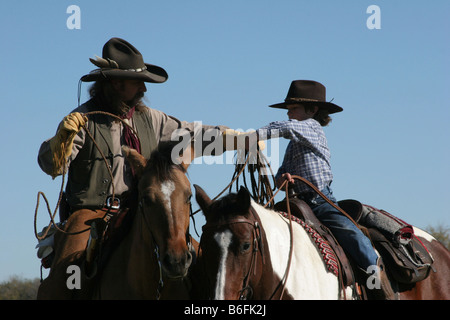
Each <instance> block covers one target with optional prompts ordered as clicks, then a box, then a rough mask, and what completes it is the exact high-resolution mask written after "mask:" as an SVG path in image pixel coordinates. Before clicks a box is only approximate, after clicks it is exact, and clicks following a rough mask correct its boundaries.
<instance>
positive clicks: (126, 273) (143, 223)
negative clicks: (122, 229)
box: [40, 144, 198, 299]
mask: <svg viewBox="0 0 450 320" xmlns="http://www.w3.org/2000/svg"><path fill="white" fill-rule="evenodd" d="M172 146H173V145H172V144H164V145H160V148H159V149H158V150H156V151H155V152H153V153H152V156H151V158H150V160H148V161H147V160H146V159H144V157H142V156H141V155H140V154H139V153H137V152H136V151H135V150H133V149H129V148H124V149H123V153H124V155H125V156H126V157H127V159H128V161H129V163H130V165H131V166H132V168H133V170H134V172H135V175H136V177H137V178H138V181H139V183H138V187H137V197H136V198H137V203H136V204H134V206H135V207H137V209H136V210H134V214H133V215H132V216H131V218H129V219H130V220H129V227H128V228H129V229H128V231H127V232H126V234H125V235H124V236H123V238H122V239H121V241H120V243H119V244H118V245H117V246H116V247H115V248H114V249H113V250H112V251H111V253H110V254H109V257H108V259H107V260H106V262H105V263H104V265H103V266H101V267H100V269H99V270H98V272H97V273H96V275H95V277H93V278H88V277H86V276H85V274H84V273H83V274H82V277H81V278H82V279H81V290H76V289H74V290H72V291H73V292H72V293H73V294H72V298H75V299H76V298H81V299H90V298H93V299H159V298H160V299H187V298H188V297H189V295H188V294H189V292H188V286H187V283H186V275H187V273H188V270H189V267H190V265H191V263H192V261H193V253H195V252H196V251H197V250H196V249H197V248H198V243H197V242H196V241H195V240H194V239H191V237H190V234H189V219H190V210H191V204H190V199H191V188H190V182H189V180H188V178H187V176H186V171H187V168H188V166H189V164H190V163H191V161H192V156H193V152H190V153H189V152H188V153H187V155H186V156H184V157H182V158H181V159H178V160H179V161H178V162H179V163H174V162H173V161H172V152H171V150H172ZM131 211H132V210H131V209H130V212H131ZM93 218H98V217H93ZM68 223H76V221H75V222H74V221H71V219H70V218H69V221H68ZM80 228H86V225H84V224H83V226H80ZM88 235H89V232H84V233H83V234H82V237H83V239H82V240H84V242H83V244H82V245H81V246H80V248H79V249H80V250H79V251H78V253H77V255H78V256H79V257H78V260H77V261H79V262H78V264H79V265H80V266H82V268H81V269H83V266H84V263H85V260H84V259H85V254H84V252H85V246H86V242H87V239H85V238H86V237H88ZM79 236H80V235H77V236H71V235H64V236H63V238H65V239H66V240H67V241H72V240H74V239H73V237H79ZM73 242H74V243H76V241H73ZM70 260H71V261H73V257H72V258H71V259H70ZM58 270H60V271H59V272H57V271H56V270H52V271H53V274H56V273H62V274H60V276H61V277H62V278H61V279H67V278H68V277H69V275H68V274H67V273H66V274H64V273H65V272H66V265H65V264H64V259H63V260H62V261H61V264H60V266H59V268H58ZM51 275H52V272H51ZM52 276H53V275H52ZM49 278H52V277H49ZM53 278H55V276H53ZM46 281H47V279H46V280H44V282H43V283H42V284H41V288H40V292H41V293H40V298H46V297H48V295H46V292H47V293H48V292H52V290H53V292H55V291H54V289H55V281H48V282H46ZM60 282H61V281H60ZM57 287H61V290H63V289H65V290H66V291H67V288H65V287H66V284H65V282H64V283H63V284H60V285H59V286H57ZM63 287H64V288H63ZM58 290H59V289H58ZM65 296H66V295H65ZM51 297H53V298H55V297H57V295H56V296H55V294H52V295H51V296H50V298H51Z"/></svg>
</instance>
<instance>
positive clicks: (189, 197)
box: [186, 194, 192, 203]
mask: <svg viewBox="0 0 450 320" xmlns="http://www.w3.org/2000/svg"><path fill="white" fill-rule="evenodd" d="M191 199H192V194H190V195H189V196H188V198H187V201H186V203H191Z"/></svg>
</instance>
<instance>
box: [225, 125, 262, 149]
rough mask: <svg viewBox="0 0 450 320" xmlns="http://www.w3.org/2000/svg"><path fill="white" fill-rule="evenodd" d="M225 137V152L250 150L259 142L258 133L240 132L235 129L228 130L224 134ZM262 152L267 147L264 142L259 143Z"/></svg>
mask: <svg viewBox="0 0 450 320" xmlns="http://www.w3.org/2000/svg"><path fill="white" fill-rule="evenodd" d="M222 136H223V148H224V150H225V151H229V150H237V149H246V150H249V148H250V147H251V146H252V145H253V144H254V143H255V142H256V141H257V139H258V136H257V134H256V131H250V132H239V131H236V130H233V129H226V130H225V131H223V132H222ZM258 146H259V149H260V150H264V149H265V148H266V145H265V143H264V142H263V141H258Z"/></svg>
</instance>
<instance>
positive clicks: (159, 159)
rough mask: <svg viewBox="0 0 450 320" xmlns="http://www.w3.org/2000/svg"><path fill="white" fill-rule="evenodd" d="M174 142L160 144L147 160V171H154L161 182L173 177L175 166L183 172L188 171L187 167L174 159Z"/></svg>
mask: <svg viewBox="0 0 450 320" xmlns="http://www.w3.org/2000/svg"><path fill="white" fill-rule="evenodd" d="M173 146H174V144H173V143H163V144H160V146H159V147H158V149H156V150H155V151H153V152H152V154H151V156H150V159H149V160H148V162H147V166H146V168H145V172H150V173H154V176H155V177H157V179H158V181H159V182H163V181H165V180H167V178H172V177H173V173H172V169H173V168H178V169H180V170H181V171H182V172H183V173H186V170H185V168H184V167H183V166H182V165H181V164H177V163H175V162H174V161H173V159H172V148H173Z"/></svg>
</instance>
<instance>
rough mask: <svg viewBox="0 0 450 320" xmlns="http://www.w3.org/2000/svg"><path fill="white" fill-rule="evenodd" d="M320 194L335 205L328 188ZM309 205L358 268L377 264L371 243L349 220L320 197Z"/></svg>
mask: <svg viewBox="0 0 450 320" xmlns="http://www.w3.org/2000/svg"><path fill="white" fill-rule="evenodd" d="M322 192H323V193H324V194H325V195H326V196H327V197H328V198H329V199H330V200H332V201H333V202H334V203H335V204H336V199H335V198H334V196H333V193H332V191H331V189H330V188H329V187H326V188H325V189H324V190H323V191H322ZM310 205H311V208H312V210H313V212H314V214H315V215H316V217H317V218H318V219H319V220H320V222H322V223H323V224H324V225H325V226H326V227H327V228H328V229H330V231H331V232H332V233H333V235H334V236H335V237H336V239H337V240H338V242H339V244H340V245H341V246H342V247H343V248H344V250H345V251H346V252H347V253H348V254H349V255H350V256H351V258H352V259H353V260H354V261H355V263H356V264H357V265H358V267H360V268H362V269H364V270H367V268H368V267H369V266H371V265H376V264H377V259H378V256H377V254H376V253H375V250H374V249H373V247H372V243H371V242H370V240H369V238H367V237H366V236H365V235H364V234H363V233H362V231H361V230H360V229H359V228H358V227H357V226H355V225H354V224H353V222H351V221H350V219H348V218H347V217H346V216H344V215H343V214H342V213H340V212H339V211H338V210H337V209H335V208H334V207H333V206H332V205H330V204H329V203H328V202H326V201H325V200H323V199H322V198H321V197H320V196H319V197H316V198H315V199H313V200H312V201H311V203H310Z"/></svg>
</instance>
